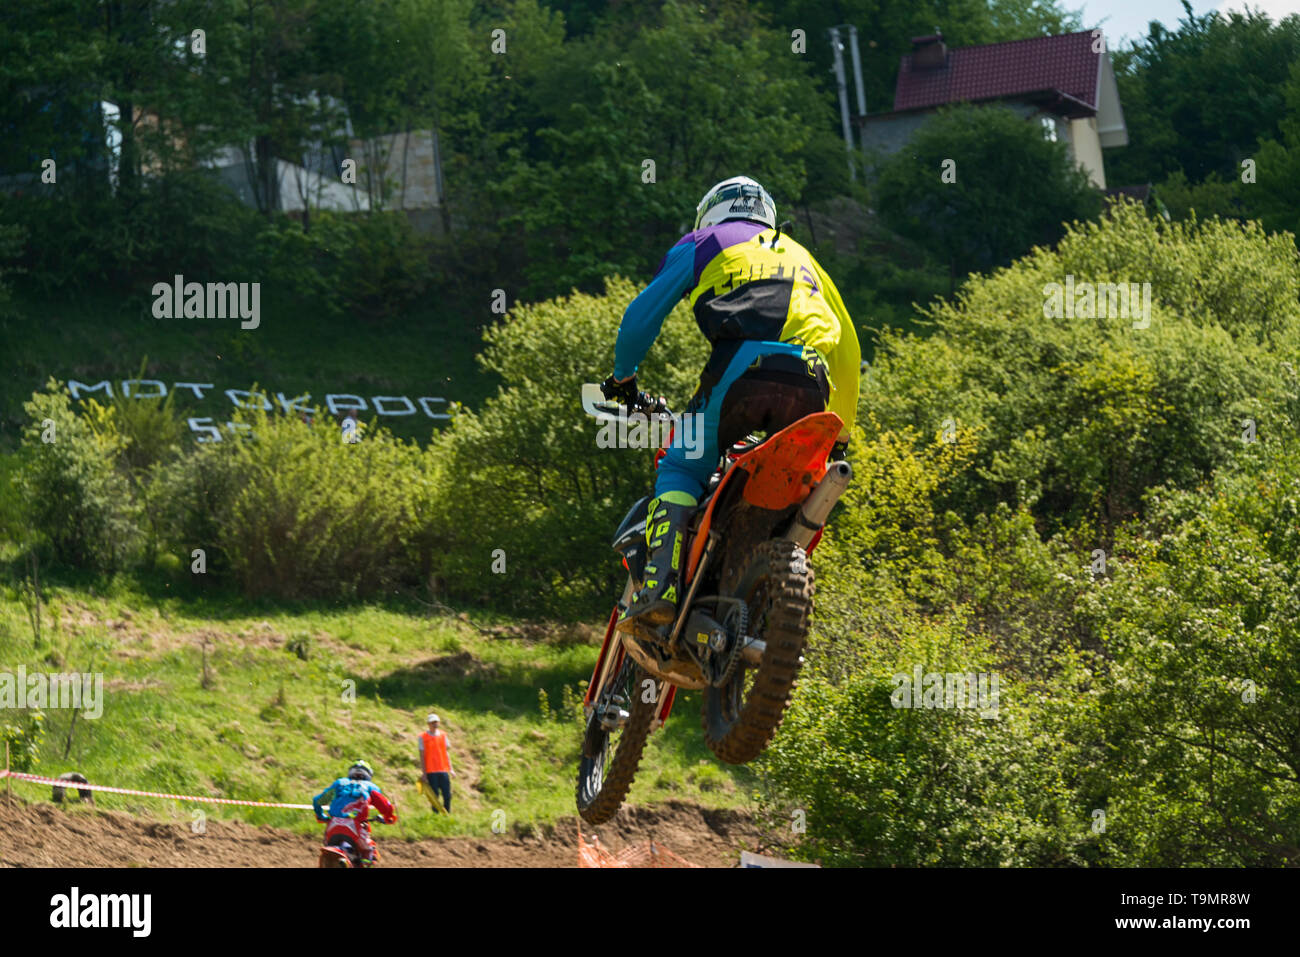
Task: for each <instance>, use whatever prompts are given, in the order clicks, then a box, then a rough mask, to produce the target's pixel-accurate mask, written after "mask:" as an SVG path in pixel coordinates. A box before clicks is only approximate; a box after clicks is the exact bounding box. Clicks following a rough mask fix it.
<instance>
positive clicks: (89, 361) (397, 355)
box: [0, 295, 497, 449]
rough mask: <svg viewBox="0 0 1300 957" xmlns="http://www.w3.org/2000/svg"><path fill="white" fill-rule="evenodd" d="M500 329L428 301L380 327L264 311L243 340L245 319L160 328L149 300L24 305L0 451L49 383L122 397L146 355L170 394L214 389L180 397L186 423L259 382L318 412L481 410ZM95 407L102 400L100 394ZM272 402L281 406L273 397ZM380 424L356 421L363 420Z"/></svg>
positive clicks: (10, 365) (4, 396) (180, 322)
mask: <svg viewBox="0 0 1300 957" xmlns="http://www.w3.org/2000/svg"><path fill="white" fill-rule="evenodd" d="M492 318H493V315H492V313H491V312H490V311H489V310H488V308H487V306H486V303H485V305H484V308H483V310H482V315H481V316H476V317H467V316H462V315H452V314H449V313H448V312H446V311H445V310H442V309H441V308H440V307H439V305H438V303H436V302H428V303H426V304H424V305H422V306H421V307H419V308H417V309H415V310H412V311H410V312H409V313H407V314H405V315H403V316H401V317H400V318H394V319H391V320H387V321H384V322H376V323H363V322H359V321H353V320H345V321H329V320H324V319H320V318H318V317H315V316H312V315H305V314H301V313H292V312H289V311H287V310H285V309H283V308H280V307H276V306H274V305H270V304H268V302H266V301H264V302H263V304H262V317H261V323H260V325H259V326H258V328H256V329H249V330H241V329H240V328H239V323H238V321H237V320H221V319H189V320H186V319H155V318H153V316H152V314H151V313H150V309H149V301H148V300H147V299H141V300H140V301H139V302H134V303H124V302H123V301H122V300H120V299H117V298H112V297H104V296H93V295H86V296H81V297H78V298H75V299H72V298H70V299H67V300H63V301H60V300H53V301H50V300H38V299H36V298H33V297H30V296H29V297H18V298H17V300H16V302H15V314H14V315H13V316H11V317H10V318H8V319H0V355H2V356H3V357H4V373H5V374H4V375H3V376H0V449H3V448H12V447H13V445H14V444H16V442H17V435H18V430H19V429H20V427H21V420H22V403H23V402H24V401H25V400H26V399H28V398H29V397H30V396H31V393H32V392H33V390H36V389H40V388H41V387H43V386H44V384H45V381H46V379H47V378H48V377H49V376H51V375H52V376H55V377H56V378H58V379H60V380H64V381H67V380H68V379H76V380H78V381H80V382H83V383H86V384H88V385H93V384H95V383H97V382H99V381H101V380H103V379H111V380H114V388H115V389H117V388H118V387H119V386H120V384H121V380H123V379H129V378H133V377H134V376H135V375H136V372H137V371H138V369H139V368H140V362H141V360H142V359H144V358H145V357H146V356H147V357H148V360H149V363H148V367H147V370H146V377H147V378H152V379H160V380H162V381H163V382H164V383H165V384H166V385H167V388H168V389H169V390H170V389H172V387H173V384H174V383H175V382H178V381H181V382H198V383H212V384H213V385H214V386H215V388H213V389H211V390H207V391H206V392H205V395H204V398H203V399H197V398H196V397H195V394H194V392H193V391H192V390H190V389H180V390H178V391H177V392H176V396H177V398H176V405H177V409H178V410H179V411H180V412H181V413H182V414H183V415H184V416H187V417H188V416H197V417H201V416H211V417H213V418H214V419H216V420H217V421H218V422H223V421H225V419H227V418H229V414H230V412H231V411H232V410H233V406H232V404H231V401H230V400H229V399H228V398H227V397H226V396H225V395H224V394H223V392H224V390H226V389H248V388H249V387H250V386H252V385H253V384H255V383H256V384H257V385H259V386H260V387H261V388H263V389H265V390H267V391H268V392H269V393H272V394H273V393H275V392H283V393H284V395H285V398H286V399H292V398H293V397H294V396H295V395H298V394H301V393H311V396H312V399H311V401H312V402H314V403H318V404H321V405H323V404H324V398H325V394H326V393H330V392H333V393H352V394H356V395H360V396H362V397H363V398H365V399H366V400H367V405H369V404H370V398H371V397H373V396H376V395H380V396H409V397H410V398H411V399H412V401H416V400H418V399H419V398H420V397H421V396H432V397H442V398H446V399H447V400H449V401H458V402H463V403H466V404H468V405H471V406H475V405H477V404H478V403H479V402H480V401H481V400H482V399H483V398H484V397H485V396H487V395H489V394H490V393H492V392H493V391H495V389H496V385H497V383H496V380H495V378H494V377H492V376H490V375H485V374H483V373H482V371H481V370H479V368H478V366H477V365H476V363H475V361H474V356H475V353H476V352H477V351H478V348H479V343H480V335H481V331H482V328H483V326H484V325H485V324H487V322H488V321H489V320H491V319H492ZM96 396H97V397H99V398H101V401H102V393H96ZM270 401H272V402H275V401H276V400H275V399H274V397H273V395H272V397H271V399H270ZM277 407H278V406H277ZM430 407H431V408H432V409H434V410H435V411H437V410H439V408H440V407H439V406H437V405H434V404H430ZM441 409H442V411H445V406H443V407H441ZM372 415H373V413H372V412H362V413H360V416H361V418H362V419H363V420H367V419H369V418H371V416H372ZM383 423H384V424H385V425H386V426H387V427H389V428H390V429H391V430H392V431H393V432H395V433H396V434H398V435H401V436H403V437H405V438H420V439H427V438H428V435H429V431H430V429H431V428H436V427H437V424H436V422H435V421H434V420H431V419H429V418H428V417H426V416H425V415H424V414H423V413H422V412H420V411H418V410H417V412H416V414H414V415H408V416H385V417H384V418H383Z"/></svg>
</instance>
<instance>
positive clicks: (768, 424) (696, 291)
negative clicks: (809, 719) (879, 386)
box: [601, 176, 862, 632]
mask: <svg viewBox="0 0 1300 957" xmlns="http://www.w3.org/2000/svg"><path fill="white" fill-rule="evenodd" d="M786 225H788V224H784V223H783V224H782V227H784V226H786ZM782 227H778V226H777V219H776V205H775V203H774V202H773V201H772V197H771V196H770V195H768V192H767V190H765V189H764V188H763V187H762V186H761V185H759V184H758V183H757V182H755V181H754V180H752V179H750V178H749V177H747V176H735V177H732V178H731V179H726V180H723V181H722V182H720V183H718V184H717V185H716V186H714V187H713V188H712V189H710V190H709V191H708V192H707V193H705V194H704V198H703V199H701V200H700V203H699V205H698V206H697V207H696V210H695V228H694V229H693V230H692V231H691V232H689V233H687V234H686V235H685V236H683V237H682V238H681V239H679V240H678V241H677V243H676V244H675V245H674V246H673V247H672V249H670V250H668V253H667V254H666V255H665V256H664V258H663V261H662V262H660V264H659V269H658V270H657V271H656V273H655V277H654V279H653V280H651V282H650V285H648V286H646V288H645V289H644V290H643V291H642V292H641V293H640V295H638V296H637V297H636V298H635V299H634V300H632V303H631V304H630V305H629V306H628V307H627V311H626V312H624V313H623V322H622V324H621V325H620V326H619V329H618V341H617V344H616V345H615V347H614V374H613V375H611V376H610V377H609V378H607V379H606V380H605V381H604V383H603V384H602V386H601V388H602V390H603V391H604V393H605V397H606V398H610V399H618V400H619V401H621V402H623V403H625V404H627V405H629V406H631V405H633V404H634V403H635V402H636V401H637V400H638V399H639V397H640V393H639V392H638V390H637V384H636V370H637V366H639V365H640V364H641V360H642V359H643V358H644V357H645V354H646V352H647V351H648V350H649V349H650V346H651V345H652V344H653V343H654V341H655V338H656V337H657V336H658V335H659V329H660V327H661V326H662V325H663V321H664V319H665V318H666V317H667V316H668V314H669V313H670V312H671V311H672V309H673V307H674V306H675V305H676V304H677V302H678V301H679V300H680V299H682V298H686V299H687V300H688V301H689V302H690V304H691V311H692V312H693V314H694V316H695V322H696V324H697V325H698V326H699V327H700V331H701V332H702V333H704V336H705V338H707V339H708V340H709V343H710V344H711V345H712V347H713V351H712V354H711V355H710V356H709V361H708V363H707V364H706V365H705V367H704V370H703V371H702V372H701V373H700V385H699V388H698V389H697V390H696V392H695V396H694V398H693V399H691V403H690V405H689V406H687V408H686V412H687V413H688V414H689V413H695V414H699V415H702V416H703V417H704V418H703V419H702V420H701V421H700V425H701V426H702V428H701V430H700V432H699V433H698V434H701V435H702V436H703V442H702V445H703V448H702V449H700V450H697V451H699V452H702V454H698V455H696V454H693V453H688V452H687V449H686V445H685V443H684V442H676V441H674V442H673V444H672V445H671V446H670V448H669V449H668V450H667V453H666V454H665V456H664V457H663V459H662V460H661V461H660V463H659V474H658V476H657V478H656V480H655V488H654V498H653V499H652V500H651V502H650V510H649V514H648V516H647V518H646V544H647V545H648V546H649V555H648V557H647V561H646V566H645V583H644V585H643V587H642V588H641V590H640V591H639V592H637V594H636V595H634V596H633V598H632V601H631V602H630V603H629V605H628V607H627V609H626V610H625V611H624V612H623V614H622V615H621V616H620V617H619V621H618V629H619V630H620V631H628V632H636V631H638V630H640V629H639V627H638V626H640V625H647V626H650V627H651V628H654V627H657V626H660V625H664V624H667V623H668V622H670V621H672V620H673V617H674V616H675V614H676V605H677V600H678V598H679V597H680V596H679V595H678V594H677V583H678V576H679V575H680V574H681V559H682V541H683V535H684V533H685V531H686V525H687V522H688V521H689V519H690V517H691V514H692V512H693V511H694V509H695V505H696V503H697V502H699V498H700V495H701V494H702V493H703V491H704V487H705V484H706V483H707V482H708V480H709V476H710V475H711V474H712V473H713V470H714V468H715V467H716V466H717V463H718V456H719V450H720V449H726V448H728V447H729V446H730V445H732V444H733V443H734V442H736V441H737V440H739V439H742V438H744V436H745V435H747V434H748V433H750V432H754V431H764V432H767V433H769V434H771V433H772V432H775V431H778V430H779V429H782V428H785V427H786V426H787V425H790V424H792V423H794V422H795V421H797V420H799V419H801V418H803V417H804V416H807V415H811V414H813V413H816V412H821V411H823V410H825V409H829V410H830V411H831V412H834V413H836V414H837V415H838V416H839V417H840V419H841V420H842V421H843V422H844V429H843V431H842V432H841V433H840V436H839V443H838V447H839V448H840V449H842V448H843V447H844V445H846V444H847V442H848V439H849V433H850V431H851V430H852V428H853V420H854V417H855V415H856V412H857V404H858V374H859V371H860V365H861V362H862V356H861V352H860V349H859V347H858V334H857V331H856V330H855V329H854V327H853V322H852V320H851V319H850V318H849V314H848V311H847V310H846V309H845V308H844V303H843V302H842V301H841V299H840V294H839V292H838V291H837V290H836V288H835V284H834V283H833V282H831V278H830V276H828V275H827V274H826V273H825V271H824V270H823V269H822V268H821V266H820V265H818V263H817V261H816V260H815V259H813V257H812V254H811V253H809V252H808V250H806V249H804V248H803V247H802V246H801V245H799V244H798V243H797V242H795V241H794V240H793V239H791V238H790V237H789V235H788V234H787V233H785V232H783V230H782Z"/></svg>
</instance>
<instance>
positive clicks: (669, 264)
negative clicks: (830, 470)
mask: <svg viewBox="0 0 1300 957" xmlns="http://www.w3.org/2000/svg"><path fill="white" fill-rule="evenodd" d="M683 297H687V298H688V299H689V301H690V303H691V309H692V312H693V314H694V316H695V321H696V323H697V324H698V325H699V327H700V331H701V332H702V333H704V336H705V338H707V339H708V340H709V342H710V343H711V344H712V345H713V346H714V348H715V351H716V350H718V349H719V348H721V347H723V345H724V344H727V343H736V344H739V343H741V342H746V341H749V342H754V341H758V342H771V343H782V344H785V345H786V346H787V347H788V346H792V345H793V346H799V347H801V349H803V350H804V351H805V352H806V351H807V350H812V351H813V352H814V353H815V354H816V356H817V357H819V358H820V359H821V361H822V363H823V364H824V367H825V371H826V374H827V378H828V379H829V381H830V390H831V394H830V400H829V403H828V405H827V408H828V409H829V410H830V411H832V412H834V413H836V414H837V415H838V416H839V417H840V419H841V420H843V422H844V430H845V431H844V433H843V434H844V436H845V437H847V435H848V432H849V430H851V429H852V427H853V421H854V418H855V416H856V413H857V404H858V373H859V369H860V367H861V363H862V354H861V349H860V347H859V345H858V335H857V331H856V330H855V329H854V327H853V321H852V320H851V319H850V318H849V314H848V311H847V310H846V309H845V308H844V303H843V301H842V300H841V299H840V294H839V291H838V290H837V289H836V288H835V284H834V283H833V282H831V279H830V277H829V276H828V275H826V273H825V271H824V270H823V269H822V268H821V266H820V265H818V263H817V261H816V260H815V259H814V258H813V257H812V254H811V253H809V252H808V250H806V249H804V247H803V246H801V245H800V244H799V243H797V242H795V241H794V240H793V239H791V238H790V237H789V236H787V235H784V234H781V233H779V231H778V230H776V229H772V228H770V227H767V226H764V225H763V224H762V223H757V222H753V221H750V220H728V221H726V222H722V223H718V224H716V225H714V226H708V227H705V228H703V229H698V230H694V231H692V232H689V233H687V234H686V235H685V236H683V237H682V238H681V239H680V240H678V241H677V243H676V244H675V245H674V246H673V247H672V248H671V249H670V250H668V253H667V255H665V256H664V258H663V260H662V261H661V262H660V264H659V268H658V269H657V270H656V272H655V276H654V279H653V280H651V282H650V284H649V285H648V286H647V287H646V288H645V289H644V290H643V291H642V292H641V294H640V295H638V296H637V297H636V299H634V300H633V301H632V302H631V304H630V305H629V306H628V307H627V310H626V311H625V312H624V314H623V321H622V323H621V324H620V326H619V330H618V341H617V344H616V345H615V349H614V375H615V376H616V377H618V378H620V379H624V378H627V377H628V376H630V375H632V374H633V373H634V372H636V370H637V367H638V366H639V365H640V364H641V361H642V360H643V359H644V358H645V354H646V352H648V351H649V349H650V346H651V345H652V344H653V343H654V340H655V338H656V337H657V336H658V335H659V330H660V329H661V328H662V326H663V321H664V319H665V318H666V317H667V316H668V313H670V312H671V311H672V309H673V306H675V305H676V304H677V301H678V300H679V299H681V298H683Z"/></svg>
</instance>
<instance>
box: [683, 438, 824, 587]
mask: <svg viewBox="0 0 1300 957" xmlns="http://www.w3.org/2000/svg"><path fill="white" fill-rule="evenodd" d="M843 428H844V422H843V420H842V419H840V417H839V416H838V415H836V414H835V413H834V412H814V413H813V414H812V415H806V416H804V417H803V418H802V419H800V420H799V421H797V422H795V423H793V424H791V425H788V426H786V427H785V428H784V429H782V430H781V431H780V432H778V433H776V434H775V435H773V436H772V437H771V438H769V439H767V441H765V442H761V443H759V444H758V445H756V446H754V447H753V448H752V449H750V450H749V451H747V452H742V453H741V454H740V455H738V456H737V457H736V460H735V462H734V463H733V465H732V467H731V468H729V469H728V470H727V472H726V474H725V475H723V476H722V481H721V482H720V483H719V485H718V489H717V491H716V492H714V493H713V497H712V498H711V499H710V500H709V507H708V508H707V509H706V510H705V512H704V517H703V518H702V519H701V520H700V526H699V528H698V529H697V530H696V532H695V536H694V538H693V539H692V540H691V548H690V553H689V556H688V558H687V561H686V575H685V578H684V582H685V583H686V584H690V582H691V580H692V579H693V578H694V577H695V571H696V569H697V568H698V566H699V562H700V556H701V555H702V554H703V553H704V546H705V544H706V543H707V542H708V539H709V529H710V528H711V527H712V525H713V520H714V516H715V511H716V508H717V504H718V502H720V501H722V499H723V497H724V494H725V493H726V491H727V489H728V487H729V485H730V484H734V481H733V480H734V479H735V476H736V474H737V473H738V472H744V473H745V480H744V487H743V488H742V489H741V496H742V497H743V498H744V500H745V501H746V502H748V503H749V504H750V505H753V506H756V507H757V508H763V509H768V510H770V511H781V510H783V509H786V508H789V507H790V506H792V505H798V504H799V503H800V502H802V501H803V500H804V499H805V498H807V497H808V493H809V492H810V491H811V490H812V487H813V486H814V485H816V484H817V483H818V482H820V481H821V480H822V478H823V477H824V476H825V475H826V459H827V458H828V457H829V456H830V454H831V449H832V447H834V445H835V441H836V439H838V438H839V435H840V432H841V430H843Z"/></svg>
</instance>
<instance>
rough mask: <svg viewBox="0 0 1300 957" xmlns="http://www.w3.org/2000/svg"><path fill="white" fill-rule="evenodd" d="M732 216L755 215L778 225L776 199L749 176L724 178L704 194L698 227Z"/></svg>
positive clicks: (697, 214)
mask: <svg viewBox="0 0 1300 957" xmlns="http://www.w3.org/2000/svg"><path fill="white" fill-rule="evenodd" d="M728 219H752V220H754V221H755V222H758V223H762V224H763V225H765V226H769V227H772V228H775V227H776V203H774V202H773V201H772V197H771V195H770V194H769V193H768V191H767V190H765V189H764V188H763V187H762V186H761V185H759V183H758V182H757V181H756V180H752V179H750V178H749V177H748V176H733V177H731V178H730V179H724V180H723V181H722V182H721V183H718V184H717V185H716V186H714V187H713V188H712V189H711V190H709V191H708V192H707V193H705V194H704V198H703V199H702V200H700V205H698V206H696V207H695V228H696V229H703V228H704V227H705V226H714V225H716V224H718V223H721V222H725V221H727V220H728Z"/></svg>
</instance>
